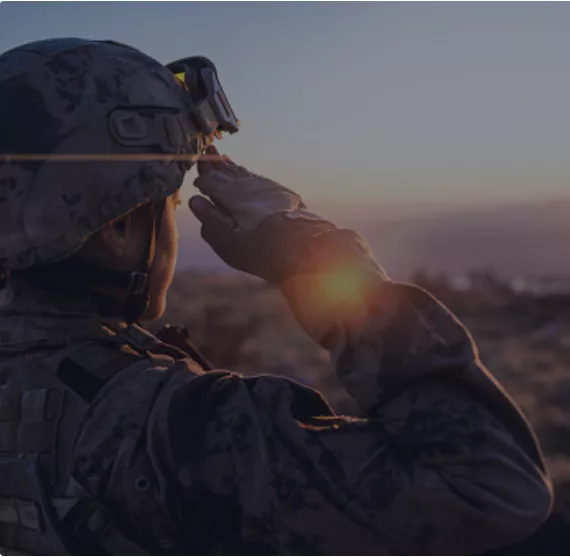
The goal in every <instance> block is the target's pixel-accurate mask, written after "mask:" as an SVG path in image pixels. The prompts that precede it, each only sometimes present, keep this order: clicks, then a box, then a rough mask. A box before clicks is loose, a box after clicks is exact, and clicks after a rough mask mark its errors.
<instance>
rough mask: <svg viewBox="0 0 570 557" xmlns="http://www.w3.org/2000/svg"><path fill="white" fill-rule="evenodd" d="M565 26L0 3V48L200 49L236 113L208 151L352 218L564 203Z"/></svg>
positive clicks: (562, 20)
mask: <svg viewBox="0 0 570 557" xmlns="http://www.w3.org/2000/svg"><path fill="white" fill-rule="evenodd" d="M568 29H570V4H568V3H516V2H513V3H510V2H509V3H487V2H484V3H454V2H452V3H423V2H422V3H413V2H410V3H324V2H323V3H295V2H287V3H265V2H263V3H250V2H243V3H242V2H231V3H225V2H207V3H201V2H144V3H142V2H89V3H87V2H53V3H51V2H45V3H44V2H41V3H32V2H30V3H27V2H26V3H13V2H2V3H1V4H0V52H3V51H4V50H7V49H9V48H11V47H14V46H16V45H18V44H21V43H25V42H29V41H34V40H39V39H44V38H49V37H57V36H76V37H85V38H94V39H114V40H117V41H121V42H124V43H128V44H131V45H132V46H135V47H137V48H139V49H140V50H142V51H144V52H145V53H147V54H149V55H151V56H153V57H154V58H156V59H158V60H160V61H161V62H165V63H166V62H169V61H171V60H173V59H176V58H180V57H183V56H190V55H197V54H201V55H205V56H208V57H209V58H210V59H212V60H213V61H214V63H215V64H216V65H217V67H218V72H219V75H220V79H221V81H222V84H223V85H224V88H225V90H226V93H227V94H228V96H229V98H230V100H231V103H232V105H233V107H234V109H235V112H236V114H237V115H238V117H239V118H240V120H241V121H242V129H241V130H240V132H239V133H238V134H236V135H235V136H232V137H227V138H225V139H224V140H223V141H222V142H221V144H220V146H219V148H220V150H222V151H223V152H226V153H228V154H229V155H230V156H231V157H232V158H233V159H234V160H236V162H239V163H240V164H243V165H244V166H248V167H249V168H251V169H252V170H254V171H255V172H258V173H261V174H265V175H267V176H269V177H271V178H273V179H275V180H277V181H280V182H282V183H284V184H286V185H288V186H290V187H292V188H294V189H296V190H298V191H299V192H300V193H302V195H303V196H304V197H305V199H306V201H307V202H308V204H309V205H310V206H311V207H314V208H316V209H319V208H321V207H322V208H323V209H324V208H326V207H336V208H339V207H340V208H342V210H343V211H356V212H357V213H359V212H362V214H364V213H366V214H373V213H374V212H383V213H386V212H388V213H390V212H392V213H394V214H398V212H406V211H408V212H414V211H415V212H422V211H431V210H432V209H434V210H435V209H440V208H445V207H466V206H493V205H496V204H502V203H507V204H508V203H520V202H527V201H530V202H533V201H535V200H544V199H558V198H568V197H570V195H569V187H570V156H569V153H570V63H569V60H570V33H568ZM193 178H194V175H192V174H191V175H190V176H189V177H188V179H187V183H186V184H185V188H184V191H185V192H186V193H189V192H190V190H191V187H192V186H191V182H192V179H193Z"/></svg>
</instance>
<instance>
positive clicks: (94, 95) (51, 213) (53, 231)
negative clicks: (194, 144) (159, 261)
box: [0, 39, 191, 269]
mask: <svg viewBox="0 0 570 557" xmlns="http://www.w3.org/2000/svg"><path fill="white" fill-rule="evenodd" d="M187 103H188V101H187V99H186V96H185V94H184V93H183V91H182V89H181V88H180V87H179V86H178V85H177V83H176V81H175V78H174V76H173V74H172V73H171V72H170V71H169V70H168V69H167V68H166V67H164V66H163V65H162V64H160V63H159V62H157V61H156V60H154V59H152V58H150V57H149V56H146V55H145V54H142V53H141V52H139V51H137V50H136V49H134V48H131V47H128V46H125V45H120V44H117V43H110V42H100V41H83V40H81V39H51V40H46V41H40V42H36V43H31V44H29V45H23V46H21V47H18V48H16V49H13V50H11V51H8V52H6V53H4V54H2V55H0V121H1V122H2V133H1V134H0V155H2V156H4V155H6V154H12V155H23V154H24V155H32V156H34V155H35V156H36V157H38V156H39V157H41V156H45V155H63V154H65V155H71V156H74V155H99V156H103V157H104V158H103V159H91V160H89V159H84V160H77V159H75V160H66V161H56V160H50V161H49V163H48V164H46V162H45V160H41V159H38V158H32V159H27V160H26V159H24V160H22V159H16V158H14V159H13V160H12V161H8V162H6V161H5V160H2V161H1V162H0V237H1V238H2V242H0V268H4V269H25V268H29V267H32V266H34V265H36V264H38V263H45V262H51V261H57V260H60V259H63V258H65V257H67V256H69V255H71V254H72V253H73V252H75V251H77V250H78V249H79V248H80V247H81V246H82V245H83V243H84V242H85V240H86V239H87V238H88V237H89V236H91V235H92V234H93V233H94V232H96V231H97V230H99V229H100V228H102V227H103V226H104V225H105V224H107V223H109V222H111V221H112V220H113V219H115V218H118V217H120V216H122V215H124V214H125V213H127V212H128V211H131V210H132V209H135V208H136V207H138V206H139V205H141V204H142V203H144V202H147V201H150V200H153V199H162V198H164V197H167V196H168V195H170V194H172V193H174V192H175V191H176V190H177V189H178V188H179V187H180V186H181V184H182V179H183V177H184V174H185V172H186V170H187V169H188V166H187V163H186V162H180V161H178V160H177V161H171V160H169V159H168V158H165V159H162V160H161V159H156V160H141V159H134V160H121V161H119V160H110V159H109V158H108V156H111V157H112V156H119V155H133V154H138V155H140V154H143V155H144V154H145V153H146V154H148V155H152V154H159V155H160V154H165V153H166V154H168V153H172V154H183V153H185V152H190V150H191V149H190V143H189V139H188V138H184V137H182V130H181V128H180V126H179V123H178V121H177V120H176V118H177V116H178V115H181V114H185V113H186V112H187V111H188V106H187ZM125 106H126V107H128V110H129V111H131V112H134V113H136V114H144V115H145V117H147V126H148V128H149V129H148V130H147V135H146V137H144V138H141V139H140V140H139V141H135V140H133V139H131V140H128V139H125V138H120V137H119V138H118V137H117V134H116V133H115V134H114V135H113V133H112V132H113V129H112V128H113V126H110V125H109V123H108V115H109V114H110V113H112V112H113V111H115V110H117V109H121V110H122V113H117V115H118V117H121V116H125V113H126V111H125V110H124V109H123V107H125ZM137 107H142V108H140V109H137ZM151 108H152V110H151ZM143 109H144V110H143ZM144 111H146V112H144ZM167 120H171V125H169V124H168V122H167ZM127 123H128V122H127ZM127 131H128V130H127ZM105 157H107V158H105Z"/></svg>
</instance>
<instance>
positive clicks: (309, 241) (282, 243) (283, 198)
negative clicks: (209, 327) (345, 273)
mask: <svg viewBox="0 0 570 557" xmlns="http://www.w3.org/2000/svg"><path fill="white" fill-rule="evenodd" d="M198 173H199V177H198V178H197V179H196V180H195V181H194V185H195V186H196V187H197V188H198V190H200V192H201V193H202V194H204V195H205V196H207V197H209V199H210V201H209V200H207V199H205V198H204V197H200V196H196V197H193V198H191V199H190V209H191V210H192V212H193V213H194V215H196V217H197V218H198V219H199V220H200V221H201V223H202V237H203V238H204V240H205V241H206V242H207V243H208V244H209V245H210V246H211V247H212V249H213V250H214V251H215V252H216V253H217V254H218V255H219V256H220V257H221V259H223V260H224V261H225V262H226V263H227V264H228V265H230V266H232V267H234V268H235V269H238V270H240V271H245V272H247V273H250V274H253V275H255V276H258V277H260V278H263V279H265V280H267V281H269V282H272V283H275V284H281V283H283V282H284V281H286V280H287V279H288V278H291V277H293V276H295V275H298V274H303V273H315V272H323V270H326V269H327V268H336V267H339V266H340V265H343V266H344V265H346V264H347V263H350V261H351V260H352V259H354V258H360V259H361V258H362V255H363V254H365V255H366V256H367V258H370V260H373V258H372V256H371V255H370V252H369V251H368V247H367V246H366V244H365V243H364V242H363V241H362V239H361V238H360V237H359V236H358V235H357V234H356V233H355V232H353V231H351V230H342V229H338V228H337V227H336V226H335V225H334V224H333V223H331V222H329V221H327V220H325V219H322V218H320V217H318V216H317V215H315V214H314V213H311V212H310V211H308V209H307V207H306V206H305V204H304V203H303V201H302V199H301V197H300V196H299V195H298V194H297V193H295V192H294V191H292V190H290V189H288V188H286V187H284V186H281V185H280V184H278V183H276V182H274V181H272V180H269V179H268V178H264V177H262V176H259V175H257V174H253V173H252V172H250V171H249V170H247V169H246V168H244V167H242V166H238V165H237V164H235V163H234V162H232V161H231V160H230V159H229V158H228V157H227V156H225V155H223V156H222V155H219V154H218V152H217V151H216V149H215V148H214V147H209V148H208V150H207V160H203V161H200V162H199V163H198Z"/></svg>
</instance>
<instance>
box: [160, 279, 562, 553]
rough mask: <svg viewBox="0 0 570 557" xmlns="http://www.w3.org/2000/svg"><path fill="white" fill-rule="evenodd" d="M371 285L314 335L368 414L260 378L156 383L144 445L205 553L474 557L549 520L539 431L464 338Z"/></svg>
mask: <svg viewBox="0 0 570 557" xmlns="http://www.w3.org/2000/svg"><path fill="white" fill-rule="evenodd" d="M372 291H373V295H372V296H370V297H369V298H368V299H367V306H366V307H365V308H364V311H362V308H360V310H359V312H353V313H352V315H351V317H350V319H344V318H343V317H342V314H339V313H337V314H336V316H335V317H334V319H332V320H331V323H332V324H331V325H330V326H329V327H328V330H327V331H326V334H325V335H324V336H323V337H321V339H320V340H321V342H322V343H323V345H326V346H327V347H328V348H329V349H330V350H331V353H332V355H333V358H334V362H335V365H336V371H337V373H338V375H339V377H340V378H341V380H342V381H343V383H344V385H345V387H346V388H347V390H348V391H349V392H350V393H351V395H352V396H353V397H354V398H355V400H356V401H357V402H358V403H359V405H360V406H361V408H362V409H363V412H364V413H365V415H366V417H363V418H351V417H345V416H336V415H334V414H333V413H332V412H331V411H329V410H328V407H326V405H325V404H323V403H322V400H321V399H320V398H319V397H318V395H317V394H316V393H314V394H307V390H303V389H300V388H299V387H298V386H297V385H296V384H295V383H292V382H290V381H287V380H285V379H281V378H277V377H270V376H260V377H257V378H253V379H244V378H242V377H239V376H237V375H235V374H232V373H228V372H213V373H209V374H206V375H202V376H191V377H182V376H173V379H172V381H170V382H169V383H168V385H166V386H165V388H164V389H163V390H162V392H161V395H160V396H159V397H158V399H157V401H156V404H155V405H154V410H153V414H152V418H151V420H150V422H149V439H150V441H149V450H151V452H152V453H153V454H154V455H155V456H154V457H153V458H154V462H155V464H156V466H157V467H159V468H160V474H161V475H162V476H163V477H164V478H171V480H172V481H174V482H175V485H176V486H177V489H176V507H177V508H179V509H180V517H182V518H181V520H182V523H183V524H185V525H187V526H186V529H185V535H188V536H190V537H191V539H193V540H200V543H201V544H203V545H202V546H201V547H200V548H199V549H200V550H201V551H204V552H212V551H226V552H231V551H232V547H233V548H235V547H236V546H240V547H247V546H249V547H250V551H251V552H255V551H258V550H259V551H262V552H264V553H270V552H272V548H273V550H275V549H276V548H278V549H279V550H280V551H284V552H289V553H293V554H298V553H302V554H386V553H389V554H398V553H413V554H433V553H437V554H448V553H452V554H457V553H459V554H465V553H482V552H484V551H486V550H489V549H492V548H497V547H500V546H502V545H506V544H509V543H512V542H514V541H517V540H520V539H522V538H523V537H525V536H527V535H530V534H531V533H532V532H533V531H534V530H535V529H536V528H537V527H538V526H539V525H540V524H541V523H542V521H543V520H544V518H545V517H546V516H547V514H548V512H549V509H550V506H551V498H552V493H551V487H550V482H549V480H548V477H547V475H546V473H545V470H544V465H543V462H542V457H541V455H540V450H539V449H538V447H537V444H536V440H535V438H534V435H533V433H532V431H531V429H530V427H529V426H528V424H527V423H526V421H525V419H524V417H523V416H522V414H521V413H520V411H519V410H518V408H517V407H516V406H515V405H514V403H513V402H512V401H511V400H510V399H509V397H508V396H507V395H506V394H505V393H504V391H503V390H502V388H501V386H500V385H499V384H498V383H497V382H496V380H495V379H494V378H493V377H492V376H491V374H490V373H489V372H488V371H487V370H486V369H485V368H484V367H483V366H482V364H481V363H480V362H479V361H478V358H477V355H476V351H475V348H474V345H473V343H472V340H471V338H470V337H469V335H468V333H467V331H466V330H465V329H464V328H463V326H462V325H461V324H460V323H459V322H458V321H457V320H456V319H455V318H454V317H453V316H452V315H451V314H450V313H449V312H448V311H447V310H446V309H445V308H444V307H443V306H442V305H441V304H439V303H438V302H437V301H436V300H435V299H433V298H432V297H431V296H430V295H429V294H427V293H425V292H424V291H422V290H420V289H418V288H415V287H411V286H408V285H399V284H395V283H387V282H385V281H378V283H377V284H376V285H374V288H373V289H372V290H371V292H372ZM311 393H313V392H312V391H311ZM319 401H320V402H319ZM164 481H165V482H166V480H164Z"/></svg>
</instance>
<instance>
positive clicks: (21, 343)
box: [0, 39, 552, 555]
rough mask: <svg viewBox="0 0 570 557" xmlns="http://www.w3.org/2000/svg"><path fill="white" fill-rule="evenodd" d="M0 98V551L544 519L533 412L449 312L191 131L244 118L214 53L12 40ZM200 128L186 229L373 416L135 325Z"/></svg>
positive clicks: (167, 267)
mask: <svg viewBox="0 0 570 557" xmlns="http://www.w3.org/2000/svg"><path fill="white" fill-rule="evenodd" d="M0 115H1V118H0V122H1V130H0V153H2V154H3V155H4V156H3V160H2V163H1V166H0V267H1V268H2V269H3V283H2V290H0V385H1V386H0V545H2V546H3V548H4V549H3V551H2V552H7V553H11V552H12V553H17V554H21V553H24V554H59V555H61V554H64V553H66V554H101V553H106V554H145V553H146V554H148V553H151V554H183V553H184V554H187V553H191V554H212V553H213V554H216V553H222V554H224V553H226V554H236V553H240V554H241V553H244V554H251V553H257V554H259V553H263V554H268V553H293V554H347V553H349V554H386V553H388V554H399V553H414V554H426V553H430V554H431V553H438V554H441V553H452V554H456V553H460V554H464V553H481V552H483V551H486V550H488V549H492V548H498V547H500V546H504V545H506V544H509V543H511V542H514V541H517V540H520V539H522V538H523V537H525V536H527V535H529V534H531V533H532V532H533V531H534V530H535V529H536V528H537V527H538V526H539V525H540V524H541V523H542V522H543V520H544V519H545V517H546V516H547V514H548V512H549V509H550V506H551V500H552V491H551V486H550V482H549V479H548V476H547V474H546V471H545V466H544V463H543V459H542V456H541V453H540V450H539V448H538V446H537V442H536V439H535V437H534V434H533V432H532V431H531V429H530V427H529V425H528V424H527V422H526V420H525V418H524V417H523V416H522V414H521V413H520V411H519V410H518V408H517V407H516V406H515V404H514V403H513V402H512V401H511V400H510V398H509V397H508V395H506V394H505V392H504V391H503V389H502V387H501V386H500V385H499V383H498V382H497V381H496V380H495V379H494V378H493V376H492V375H491V374H490V373H489V372H488V371H487V370H486V369H485V368H484V366H483V365H482V364H481V362H480V361H479V359H478V356H477V352H476V349H475V347H474V344H473V342H472V339H471V338H470V336H469V334H468V332H467V331H466V330H465V328H464V327H463V326H462V325H461V324H460V323H459V322H458V321H457V320H456V319H455V318H454V317H453V315H451V314H450V313H449V311H448V310H446V309H445V308H444V307H443V306H442V305H441V304H440V303H438V302H437V300H435V299H434V298H433V297H431V296H430V295H429V294H428V293H426V292H425V291H423V290H421V289H419V288H417V287H414V286H411V285H406V284H399V283H396V282H394V281H392V280H390V279H389V278H388V276H387V275H386V273H385V272H384V271H383V270H382V268H381V267H380V266H379V265H378V264H377V263H376V261H375V260H374V258H373V256H372V254H371V253H370V251H369V249H368V248H367V246H366V244H365V243H364V241H363V240H362V239H360V237H359V236H358V235H357V234H356V233H354V232H352V231H350V230H343V229H339V228H337V227H336V226H335V225H334V224H332V223H330V222H327V221H325V220H323V219H321V218H319V217H318V216H316V215H315V214H313V213H311V212H309V211H308V209H307V208H306V207H305V205H304V204H303V202H302V201H301V199H300V197H299V196H298V195H297V194H296V193H294V192H293V191H291V190H289V189H287V188H285V187H283V186H280V185H279V184H277V183H275V182H273V181H271V180H269V179H266V178H263V177H261V176H258V175H256V174H253V173H251V172H249V171H248V170H246V169H245V168H243V167H241V166H238V165H236V164H234V163H233V162H232V161H231V160H229V159H228V158H227V157H224V156H220V155H218V154H217V151H216V150H215V149H213V148H212V147H207V146H208V144H209V143H211V139H212V136H213V134H218V135H219V133H220V132H221V131H229V132H235V131H237V121H236V119H235V116H234V115H233V112H232V110H231V107H230V105H229V103H228V102H227V98H226V97H225V95H224V93H223V91H222V89H221V86H220V85H219V81H218V80H217V74H216V71H215V68H214V67H213V65H212V64H211V62H209V61H208V60H206V59H203V58H189V59H185V60H182V61H178V62H177V63H174V64H171V65H169V66H168V67H165V66H163V65H161V64H160V63H158V62H156V61H155V60H153V59H152V58H150V57H148V56H146V55H144V54H142V53H140V52H139V51H137V50H135V49H133V48H131V47H128V46H125V45H121V44H118V43H114V42H109V41H85V40H80V39H55V40H47V41H41V42H36V43H32V44H28V45H24V46H21V47H19V48H16V49H13V50H11V51H8V52H6V53H4V54H3V55H2V56H0ZM206 149H207V156H206V157H204V158H203V159H202V160H201V161H200V162H199V163H198V173H199V177H198V178H197V180H196V182H195V185H196V186H197V188H198V189H199V190H200V191H201V192H202V194H204V196H206V197H207V198H209V199H206V197H202V196H196V197H194V198H192V199H191V201H190V206H191V209H192V211H193V212H194V214H195V215H196V216H197V217H198V219H199V220H200V221H201V223H202V235H203V237H204V239H205V240H206V242H208V243H209V244H210V245H211V246H212V248H213V249H214V250H215V251H216V252H217V253H218V254H219V255H220V256H221V257H222V258H223V259H224V260H225V261H226V262H227V263H228V264H230V265H232V266H233V267H235V268H236V269H239V270H242V271H245V272H248V273H251V274H254V275H256V276H258V277H261V278H263V279H265V280H267V281H270V282H271V283H273V284H275V285H278V287H279V288H280V289H281V291H282V293H283V294H284V296H285V298H286V299H287V300H288V302H289V304H290V306H291V308H292V310H293V312H294V313H295V315H296V317H297V319H298V321H299V323H300V324H301V326H302V327H304V329H305V330H306V331H307V333H308V334H309V335H311V336H312V338H314V340H315V341H316V342H318V343H320V344H321V346H323V347H325V348H326V349H328V350H329V351H330V353H331V357H332V360H333V363H334V368H335V370H336V373H337V374H338V377H339V378H340V380H341V381H342V383H343V385H344V387H345V388H346V389H347V391H348V392H349V393H350V395H351V396H352V397H353V398H354V400H355V401H356V402H357V403H358V405H359V406H360V408H361V409H362V413H363V415H365V416H366V417H362V418H357V417H349V416H348V417H347V416H339V415H336V414H335V413H334V411H333V410H332V409H331V408H330V407H329V405H328V404H327V403H326V401H325V400H324V399H323V398H322V397H321V396H320V395H319V393H317V392H315V391H313V390H311V389H308V388H306V387H303V386H301V385H300V384H298V383H295V382H293V381H290V380H287V379H283V378H279V377H271V376H267V375H265V376H264V375H261V376H256V377H248V378H244V377H241V376H239V375H237V374H235V373H231V372H229V371H224V370H207V369H205V367H206V364H204V363H203V362H202V365H201V363H200V362H199V361H197V360H200V358H199V356H198V355H196V356H195V357H192V356H191V355H189V354H187V353H184V352H182V351H180V350H178V349H176V348H175V347H172V346H169V345H168V344H165V343H163V342H161V341H160V340H159V339H158V338H156V337H154V336H153V335H151V334H150V333H149V332H147V331H146V330H145V329H143V328H142V327H141V326H140V325H139V324H138V322H140V321H142V320H149V319H152V318H155V317H158V316H159V315H161V314H162V312H163V310H164V305H165V298H166V292H167V289H168V286H169V284H170V281H171V278H172V275H173V270H174V263H175V259H176V252H177V233H176V227H175V221H174V213H175V208H176V206H177V205H178V204H179V198H178V190H179V188H180V186H181V184H182V180H183V177H184V174H185V172H186V171H187V170H188V169H189V168H190V167H191V166H192V164H193V162H194V161H195V155H201V154H203V153H204V151H205V150H206ZM7 155H8V156H7Z"/></svg>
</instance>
